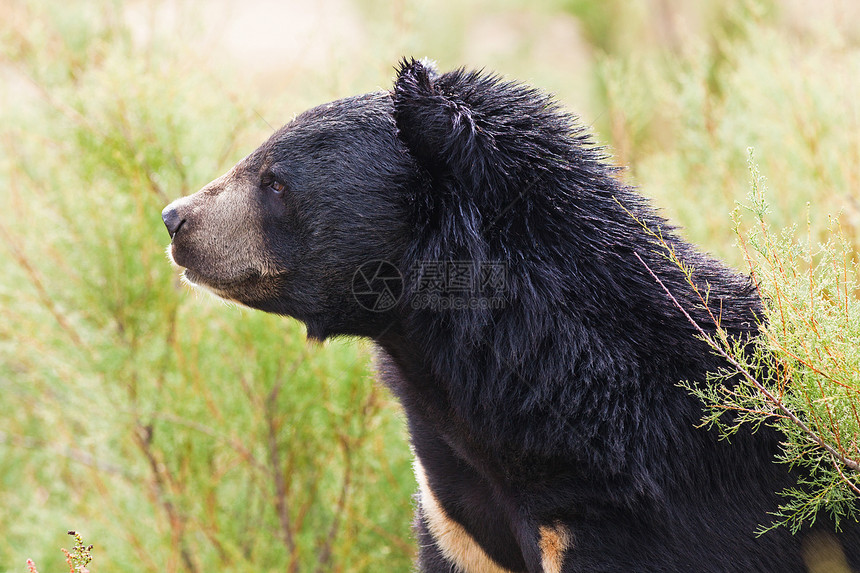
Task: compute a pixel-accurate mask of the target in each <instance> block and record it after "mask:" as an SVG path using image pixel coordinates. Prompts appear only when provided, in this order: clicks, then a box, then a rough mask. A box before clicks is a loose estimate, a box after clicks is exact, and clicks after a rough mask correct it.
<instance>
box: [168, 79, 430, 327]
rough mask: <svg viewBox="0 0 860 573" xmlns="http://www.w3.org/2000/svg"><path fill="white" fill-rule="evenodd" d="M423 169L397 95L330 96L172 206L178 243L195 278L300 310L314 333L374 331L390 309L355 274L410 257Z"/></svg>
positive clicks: (255, 303) (278, 309) (177, 257)
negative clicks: (414, 197) (362, 290)
mask: <svg viewBox="0 0 860 573" xmlns="http://www.w3.org/2000/svg"><path fill="white" fill-rule="evenodd" d="M415 174H416V169H415V166H414V162H413V160H412V159H411V157H410V155H409V153H408V152H407V150H406V147H405V145H404V144H403V143H402V141H401V140H400V139H399V138H398V137H397V133H396V126H395V122H394V118H393V115H392V98H391V94H389V93H385V92H380V93H374V94H368V95H364V96H358V97H353V98H348V99H343V100H340V101H336V102H333V103H329V104H326V105H322V106H320V107H317V108H314V109H312V110H310V111H307V112H305V113H303V114H301V115H300V116H298V117H297V118H295V119H294V120H293V121H292V122H290V123H289V124H288V125H286V126H284V127H283V128H281V129H279V130H278V131H277V132H275V133H274V134H273V135H272V136H271V137H270V138H269V139H268V140H267V141H266V142H265V143H263V144H262V145H261V146H260V147H259V148H258V149H257V150H255V151H254V152H253V153H251V154H250V155H249V156H247V157H246V158H244V159H243V160H241V161H240V162H239V163H237V164H236V165H235V166H234V167H233V168H232V169H231V170H230V171H228V172H227V173H226V174H224V175H222V176H221V177H219V178H218V179H216V180H215V181H213V182H211V183H209V184H208V185H206V186H205V187H204V188H203V189H201V190H200V191H198V192H197V193H194V194H193V195H190V196H187V197H183V198H181V199H178V200H177V201H174V202H173V203H171V204H170V205H168V206H167V207H166V208H165V209H164V211H163V213H162V218H163V219H164V222H165V225H166V226H167V229H168V231H169V232H170V236H171V238H172V242H171V245H170V247H169V249H168V253H169V256H170V258H171V259H172V261H174V262H175V263H176V264H177V265H179V266H181V267H184V268H185V271H184V278H185V280H186V281H187V282H189V283H191V284H193V285H196V286H200V287H204V288H205V289H207V290H209V291H211V292H213V293H215V294H216V295H218V296H220V297H223V298H225V299H228V300H232V301H235V302H238V303H241V304H243V305H246V306H249V307H253V308H258V309H261V310H264V311H268V312H275V313H278V314H284V315H289V316H293V317H296V318H298V319H300V320H302V321H304V322H305V323H306V324H307V325H308V327H309V334H311V335H312V336H317V337H325V336H327V335H328V334H332V333H337V334H367V332H366V331H365V329H367V328H370V329H371V331H372V328H373V323H374V321H376V320H380V319H381V317H380V316H379V313H374V312H373V309H370V310H368V309H366V308H363V307H362V306H361V305H359V304H358V303H357V301H356V300H355V299H354V297H353V296H352V291H351V285H352V281H353V279H354V275H355V273H356V270H357V269H358V268H359V267H360V266H361V265H362V264H364V263H367V262H368V261H372V260H384V261H391V260H397V259H398V258H399V257H400V256H401V254H402V251H403V248H404V246H403V245H404V243H405V235H406V234H407V232H408V229H407V227H406V225H407V216H406V214H407V209H408V203H409V201H410V190H411V189H413V188H414V186H415Z"/></svg>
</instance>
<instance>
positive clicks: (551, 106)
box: [162, 60, 860, 573]
mask: <svg viewBox="0 0 860 573" xmlns="http://www.w3.org/2000/svg"><path fill="white" fill-rule="evenodd" d="M162 217H163V219H164V222H165V224H166V225H167V228H168V230H169V232H170V235H171V238H172V243H171V247H170V253H171V256H172V259H173V261H174V262H175V263H176V264H177V265H180V266H182V267H184V268H185V271H184V276H185V278H186V279H187V281H189V282H191V283H194V284H196V285H200V286H202V287H205V288H207V289H209V290H211V291H213V292H214V293H216V294H217V295H219V296H221V297H224V298H226V299H230V300H233V301H237V302H239V303H241V304H244V305H247V306H250V307H253V308H257V309H262V310H264V311H268V312H274V313H279V314H283V315H288V316H292V317H295V318H297V319H299V320H301V321H303V322H304V323H305V324H306V325H307V330H308V336H310V337H312V338H316V339H325V338H326V337H329V336H336V335H358V336H365V337H369V338H372V339H373V340H374V341H375V343H376V344H377V345H378V347H379V349H380V355H381V359H380V376H381V378H382V379H383V380H384V382H385V383H386V384H387V385H388V386H389V387H390V388H391V389H392V391H393V392H394V394H395V395H396V396H397V397H398V398H399V400H400V401H401V403H402V404H403V408H404V410H405V413H406V418H407V420H408V425H409V431H410V437H411V443H412V447H413V450H414V454H415V473H416V477H417V480H418V484H419V493H418V497H417V508H416V517H415V531H416V536H417V538H418V543H419V545H420V549H419V555H418V567H419V569H420V570H421V571H426V572H441V571H456V572H460V573H473V572H501V571H511V572H513V571H518V572H519V571H528V572H530V573H537V572H544V573H558V572H561V571H565V572H572V571H587V572H596V571H624V572H635V571H654V572H672V571H677V572H683V573H688V572H692V571H714V572H716V571H720V572H729V571H737V572H764V571H774V572H777V571H778V572H782V573H784V572H789V571H804V570H805V567H804V546H805V544H806V543H808V542H809V541H808V540H809V539H811V538H814V537H815V536H816V535H827V536H835V539H838V543H837V545H839V544H841V546H842V547H843V549H842V551H843V552H844V554H845V556H846V557H847V559H848V561H849V562H850V564H851V565H852V566H853V567H855V568H860V531H859V530H858V528H857V526H856V523H845V524H844V526H843V531H842V532H841V533H839V534H834V533H832V531H833V528H832V525H827V524H823V522H822V521H820V522H819V527H820V531H819V530H816V529H810V530H805V531H802V532H800V533H798V534H797V535H791V534H790V532H789V531H788V530H786V529H785V528H779V529H776V530H774V531H771V532H769V533H767V534H764V535H761V536H757V535H756V531H757V529H758V527H759V525H760V524H765V523H767V522H768V520H769V516H768V512H771V511H774V510H775V509H776V508H777V505H778V502H779V497H778V496H777V494H776V493H775V492H777V491H780V490H782V489H783V488H785V487H787V486H789V485H790V484H792V483H793V479H792V477H791V475H790V474H789V472H788V470H787V469H786V467H785V466H782V465H777V464H774V463H773V458H774V454H775V453H776V452H777V451H778V447H779V439H780V436H779V435H778V434H777V433H776V432H774V431H772V430H769V429H767V428H762V429H761V430H759V431H758V432H756V433H751V432H741V433H740V434H738V435H737V436H736V437H735V438H734V439H733V440H732V442H731V443H728V442H726V441H720V440H719V439H718V436H717V435H716V434H715V432H712V431H707V430H704V429H699V428H696V427H695V426H696V425H697V423H698V422H699V420H700V418H701V414H702V407H701V404H700V403H698V402H697V400H696V399H695V398H693V397H691V396H690V395H689V394H688V393H687V392H686V391H685V390H683V389H681V388H679V387H678V386H677V383H678V382H679V381H680V380H691V381H702V380H704V379H705V375H706V372H708V371H712V370H714V369H716V368H718V367H720V366H721V364H722V362H721V361H720V359H718V358H717V357H716V356H714V354H712V352H711V351H710V350H709V349H708V347H707V346H706V345H705V344H704V343H703V342H702V341H701V340H699V339H697V337H696V336H695V330H694V328H693V326H692V325H691V324H690V322H689V321H688V320H687V318H685V317H684V316H683V314H682V313H681V312H680V311H679V310H678V308H677V307H676V306H675V304H674V303H673V302H672V301H671V300H670V299H669V298H668V297H667V295H666V293H665V292H664V290H663V288H662V286H661V285H660V284H659V283H658V282H657V281H655V278H654V277H653V276H652V275H651V274H650V272H651V271H653V272H654V273H655V275H656V276H657V277H659V279H660V280H661V281H662V283H663V284H664V285H666V287H667V288H668V289H669V290H670V291H671V292H672V293H673V294H674V296H675V297H676V299H677V300H678V301H680V303H681V305H682V306H684V307H685V308H686V309H687V310H688V311H689V312H690V313H691V314H692V316H693V318H695V320H696V321H697V322H698V323H699V324H700V325H702V326H703V327H704V328H705V329H709V330H711V331H713V329H714V324H713V322H712V320H711V316H710V314H709V313H708V312H707V309H704V308H702V305H701V304H700V302H699V299H698V298H697V296H696V294H695V293H694V291H693V289H691V288H690V287H689V285H688V284H687V282H686V281H685V278H684V276H683V275H682V273H681V272H680V271H679V269H678V268H677V267H676V266H675V265H673V264H672V263H671V262H669V261H668V260H667V259H666V258H665V257H664V253H663V246H661V245H660V244H659V243H658V241H657V240H655V238H654V237H653V236H652V235H650V234H649V233H647V232H646V231H645V230H644V229H643V226H642V225H643V223H644V224H645V225H647V226H648V227H650V228H651V229H658V228H659V229H660V232H661V234H662V237H663V239H664V240H665V241H666V242H667V243H668V245H669V246H670V247H671V248H673V249H674V250H675V251H676V253H677V254H678V256H679V257H680V258H681V259H682V260H683V261H684V262H685V263H686V264H688V265H692V267H694V268H695V274H694V280H695V281H696V282H697V283H698V284H699V285H700V286H701V287H702V288H703V289H704V288H707V289H708V290H709V293H710V299H709V300H710V304H712V305H713V308H714V309H717V310H718V312H719V315H720V316H721V321H722V326H723V327H724V328H725V329H727V330H728V331H729V332H730V333H731V335H733V336H747V335H749V334H751V333H754V332H755V331H756V329H757V321H758V320H759V319H760V312H761V303H760V300H759V298H758V296H757V294H756V292H755V289H754V288H753V287H752V286H751V284H750V281H749V279H748V278H746V277H743V276H740V275H738V274H736V273H735V272H733V271H731V270H729V269H728V268H726V267H725V266H724V265H722V264H721V263H719V262H718V261H715V260H713V259H711V258H709V257H707V256H705V255H703V254H701V253H699V252H698V251H696V250H695V249H694V248H693V247H692V246H690V245H689V244H687V243H685V242H684V241H682V240H681V239H680V238H678V237H677V235H676V234H674V233H673V231H672V229H671V227H670V226H669V225H668V224H667V223H666V222H665V221H664V220H663V219H661V218H660V217H659V215H657V214H656V213H655V211H654V210H653V209H652V208H651V207H650V206H649V204H648V203H647V201H646V200H645V199H644V198H643V197H641V196H640V195H638V194H637V193H636V192H635V190H633V189H631V188H630V187H628V186H626V185H624V184H623V183H621V182H620V181H619V180H618V179H617V178H616V177H615V168H613V167H611V166H610V165H609V164H608V163H607V161H606V159H605V157H603V153H602V151H601V150H600V149H599V148H597V147H596V146H595V145H593V144H592V142H591V140H590V139H589V137H588V136H587V135H586V133H585V132H584V130H583V129H582V128H581V127H578V126H577V125H576V122H575V120H574V118H573V117H572V116H571V115H569V114H566V113H564V112H563V111H562V110H560V109H559V107H558V106H557V105H556V104H555V103H554V101H553V100H552V98H551V97H549V96H547V95H545V94H543V93H542V92H540V91H538V90H535V89H532V88H529V87H526V86H523V85H521V84H518V83H513V82H508V81H504V80H502V79H500V78H499V77H496V76H492V75H488V74H484V73H481V72H467V71H464V70H459V71H454V72H451V73H445V74H439V73H437V72H436V71H435V70H434V69H432V68H431V67H430V66H428V65H425V64H422V63H420V62H416V61H414V60H411V61H404V62H402V63H401V65H400V67H399V69H398V73H397V77H396V81H395V85H394V88H393V90H392V91H389V92H377V93H370V94H366V95H361V96H356V97H351V98H347V99H343V100H340V101H336V102H333V103H329V104H326V105H322V106H320V107H317V108H314V109H312V110H310V111H307V112H305V113H303V114H302V115H300V116H298V117H297V118H295V119H294V120H293V121H292V122H290V123H289V124H288V125H286V126H285V127H283V128H282V129H280V130H278V131H277V132H276V133H275V134H273V135H272V136H271V137H270V138H269V140H268V141H266V142H265V143H263V145H261V146H260V147H259V148H258V149H257V150H256V151H254V152H253V153H251V154H250V155H249V156H248V157H246V158H245V159H243V160H242V161H240V162H239V163H238V164H237V165H236V166H235V167H233V168H232V169H231V170H230V171H229V172H228V173H227V174H225V175H223V176H222V177H220V178H219V179H216V180H215V181H213V182H212V183H210V184H209V185H207V186H206V187H204V188H203V189H202V190H201V191H199V192H198V193H196V194H194V195H191V196H189V197H185V198H182V199H179V200H177V201H176V202H174V203H172V204H171V205H169V206H168V207H167V208H166V209H165V210H164V212H163V214H162ZM649 269H650V270H649ZM706 285H707V287H706ZM828 531H829V533H828ZM831 541H832V540H831Z"/></svg>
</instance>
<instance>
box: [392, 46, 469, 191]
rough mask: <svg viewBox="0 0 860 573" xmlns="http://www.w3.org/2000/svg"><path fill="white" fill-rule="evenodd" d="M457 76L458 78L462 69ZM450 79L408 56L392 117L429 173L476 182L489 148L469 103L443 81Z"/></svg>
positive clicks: (399, 75)
mask: <svg viewBox="0 0 860 573" xmlns="http://www.w3.org/2000/svg"><path fill="white" fill-rule="evenodd" d="M453 75H454V76H458V77H460V76H462V71H461V72H454V74H453ZM446 77H447V76H439V74H438V73H437V72H436V70H435V69H434V68H432V67H430V66H429V64H426V63H425V62H419V61H417V60H415V59H411V60H405V59H404V60H403V61H402V62H401V63H400V66H399V69H398V72H397V79H396V81H395V84H394V121H395V122H396V124H397V129H398V132H399V134H400V138H401V139H402V140H403V142H404V143H405V144H406V146H407V147H408V148H409V151H410V152H411V153H412V155H413V156H414V157H415V159H416V160H417V161H418V163H419V164H420V165H421V166H422V167H424V168H425V169H426V170H427V171H428V172H429V173H430V175H431V177H434V178H435V177H446V176H453V177H455V178H456V179H459V180H460V181H461V182H463V183H474V181H470V179H471V178H473V177H474V176H475V175H477V174H478V173H480V172H481V171H482V170H483V167H484V163H485V161H484V160H485V157H484V154H483V153H482V150H483V148H484V147H485V146H484V145H482V143H483V142H482V141H481V140H480V139H481V138H480V137H479V135H478V134H479V130H478V128H477V125H476V123H475V117H474V113H473V110H472V109H471V107H470V106H469V104H468V103H467V102H466V101H465V100H464V99H463V98H462V96H461V95H458V94H457V93H455V92H454V91H453V90H450V89H448V88H444V87H442V86H440V85H439V84H440V83H442V82H443V81H444V80H445V78H446ZM445 83H446V85H447V84H448V83H451V82H445ZM455 83H456V82H455ZM448 87H449V88H450V87H451V86H448Z"/></svg>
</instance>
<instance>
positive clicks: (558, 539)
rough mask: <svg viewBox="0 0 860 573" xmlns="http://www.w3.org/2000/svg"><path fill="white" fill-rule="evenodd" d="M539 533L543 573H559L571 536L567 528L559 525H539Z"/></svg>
mask: <svg viewBox="0 0 860 573" xmlns="http://www.w3.org/2000/svg"><path fill="white" fill-rule="evenodd" d="M538 532H539V533H540V541H539V542H538V546H539V547H540V560H541V566H542V567H543V571H544V573H561V566H562V565H563V564H564V554H565V552H566V551H567V550H568V549H569V548H570V545H571V541H572V540H571V535H570V531H568V529H567V527H565V526H564V525H563V524H561V523H556V524H554V525H541V526H540V528H539V529H538Z"/></svg>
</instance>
